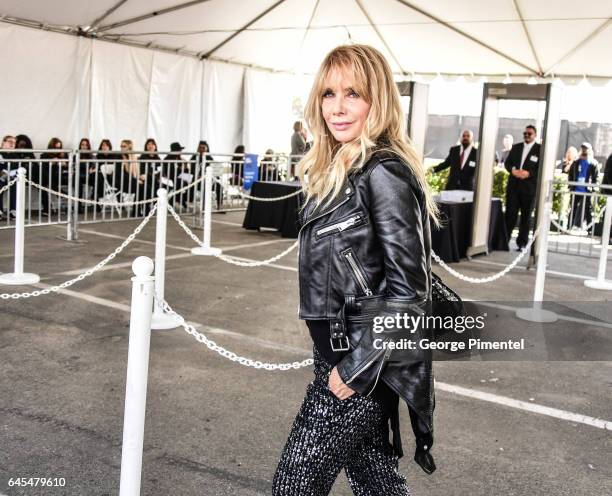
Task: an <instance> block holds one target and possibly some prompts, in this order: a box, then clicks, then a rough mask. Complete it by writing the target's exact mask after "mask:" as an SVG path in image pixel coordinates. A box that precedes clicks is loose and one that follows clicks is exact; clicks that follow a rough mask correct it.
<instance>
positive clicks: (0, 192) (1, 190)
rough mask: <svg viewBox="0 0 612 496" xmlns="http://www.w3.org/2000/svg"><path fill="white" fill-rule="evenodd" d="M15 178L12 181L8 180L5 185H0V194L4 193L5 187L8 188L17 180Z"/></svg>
mask: <svg viewBox="0 0 612 496" xmlns="http://www.w3.org/2000/svg"><path fill="white" fill-rule="evenodd" d="M17 179H18V178H17V177H16V178H15V179H13V180H12V181H9V182H8V183H6V186H2V188H0V195H1V194H2V193H4V192H5V191H6V190H7V189H9V188H10V187H11V186H12V185H13V184H15V183H16V182H17Z"/></svg>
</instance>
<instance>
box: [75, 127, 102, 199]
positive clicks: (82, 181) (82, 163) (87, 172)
mask: <svg viewBox="0 0 612 496" xmlns="http://www.w3.org/2000/svg"><path fill="white" fill-rule="evenodd" d="M95 158H96V157H95V155H94V154H93V153H92V150H91V142H90V141H89V139H88V138H81V141H79V170H78V174H79V189H80V191H79V192H78V195H79V196H81V195H82V197H83V198H89V191H87V190H88V189H89V188H91V189H92V191H93V192H94V198H93V199H94V200H98V199H99V198H102V197H103V196H104V178H103V177H101V176H100V173H99V172H98V167H97V166H96V163H95V162H89V161H90V160H94V159H95ZM83 208H84V206H83V205H79V211H83Z"/></svg>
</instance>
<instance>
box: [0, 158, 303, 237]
mask: <svg viewBox="0 0 612 496" xmlns="http://www.w3.org/2000/svg"><path fill="white" fill-rule="evenodd" d="M163 155H165V157H164V158H163V159H162V158H161V156H163ZM184 155H188V156H190V158H189V159H188V160H185V159H184V158H183V156H184ZM253 158H254V154H247V153H214V154H213V155H211V154H210V153H209V152H205V153H198V152H197V151H196V152H194V153H193V154H191V153H189V154H183V153H182V151H169V152H158V151H157V150H153V151H151V150H148V151H136V150H122V151H121V152H119V151H113V150H99V151H88V150H68V149H52V150H24V149H17V150H15V149H13V150H5V149H3V150H0V212H6V219H4V220H3V214H0V229H5V228H13V227H14V226H15V223H14V219H15V218H16V204H15V203H16V186H15V183H14V182H12V183H11V184H10V185H6V186H3V184H4V183H5V182H7V181H9V180H11V179H12V178H13V177H14V176H15V175H16V171H17V169H18V168H19V167H24V168H25V169H26V178H27V180H28V183H27V190H26V209H25V212H26V213H25V219H26V222H25V225H26V227H30V226H37V225H48V224H67V234H66V238H67V239H68V240H70V241H74V240H77V239H78V225H79V224H83V223H91V222H107V221H119V220H129V219H136V218H142V217H144V216H146V214H147V213H148V209H149V204H150V203H153V202H155V201H156V198H155V197H156V191H157V189H159V188H160V187H161V188H165V189H167V190H168V191H169V194H171V195H172V202H173V203H174V207H175V209H176V210H178V212H179V213H180V214H181V215H190V216H192V217H193V223H194V224H195V225H199V219H200V217H201V215H202V214H203V211H204V198H205V193H204V187H203V186H204V181H203V178H204V171H205V169H206V168H208V167H211V168H212V169H213V177H214V178H215V184H214V187H213V192H212V193H213V194H214V195H215V199H216V201H215V202H213V210H214V211H216V212H225V211H230V210H242V209H244V208H246V201H247V200H248V199H254V198H253V197H252V196H251V195H248V194H247V193H245V192H244V185H245V181H246V180H248V177H247V176H248V175H249V174H250V173H251V172H252V169H250V170H247V168H246V166H245V164H246V163H247V162H248V161H250V160H252V159H253ZM300 158H301V156H292V155H286V154H278V153H271V154H265V155H263V156H260V157H259V160H258V164H257V165H258V167H257V174H258V179H257V180H259V181H281V182H282V181H291V180H293V179H294V176H295V170H294V169H295V165H296V164H297V163H298V161H299V160H300ZM196 184H197V185H199V187H193V186H195V185H196ZM261 200H262V201H268V199H261ZM273 201H276V200H273ZM5 204H6V207H5Z"/></svg>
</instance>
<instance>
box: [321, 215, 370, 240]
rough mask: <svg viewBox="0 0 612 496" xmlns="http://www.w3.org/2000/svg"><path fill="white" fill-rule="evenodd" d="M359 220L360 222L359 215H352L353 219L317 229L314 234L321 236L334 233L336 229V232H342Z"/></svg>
mask: <svg viewBox="0 0 612 496" xmlns="http://www.w3.org/2000/svg"><path fill="white" fill-rule="evenodd" d="M360 220H361V215H354V216H353V217H351V218H349V219H346V220H344V221H342V222H338V223H336V224H333V225H331V226H327V227H323V228H321V229H319V230H318V231H317V232H316V233H315V234H316V236H321V235H322V234H326V233H328V232H331V231H335V230H336V229H337V230H338V232H342V231H344V230H345V229H348V228H349V227H351V226H354V225H355V224H357V222H359V221H360Z"/></svg>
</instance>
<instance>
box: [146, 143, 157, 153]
mask: <svg viewBox="0 0 612 496" xmlns="http://www.w3.org/2000/svg"><path fill="white" fill-rule="evenodd" d="M147 151H148V152H156V151H157V147H156V146H155V143H153V142H152V141H148V142H147Z"/></svg>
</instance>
